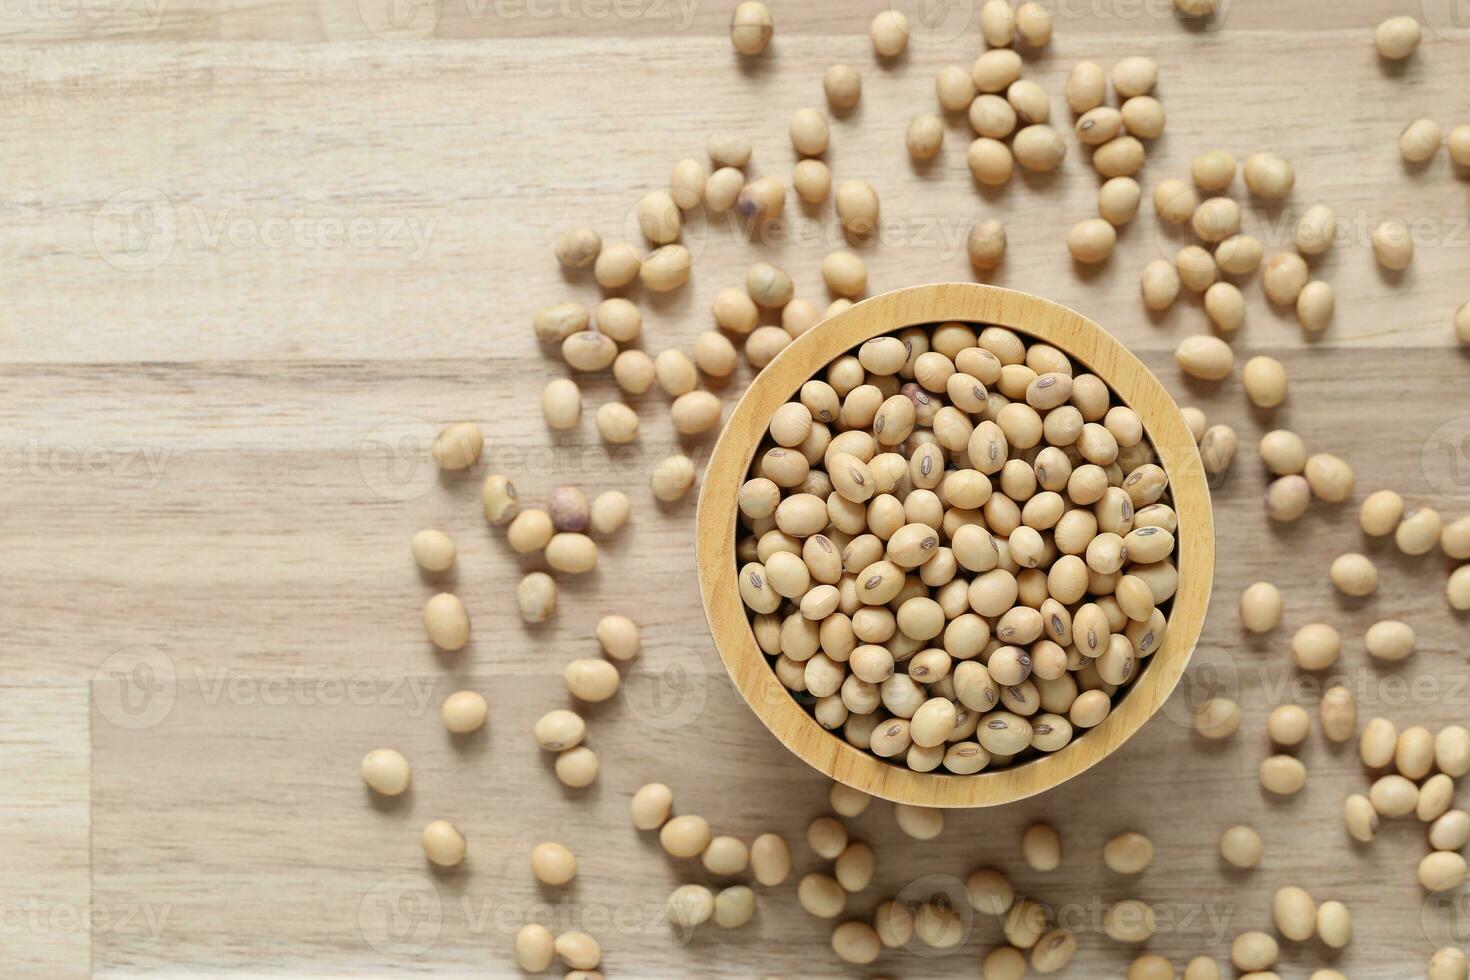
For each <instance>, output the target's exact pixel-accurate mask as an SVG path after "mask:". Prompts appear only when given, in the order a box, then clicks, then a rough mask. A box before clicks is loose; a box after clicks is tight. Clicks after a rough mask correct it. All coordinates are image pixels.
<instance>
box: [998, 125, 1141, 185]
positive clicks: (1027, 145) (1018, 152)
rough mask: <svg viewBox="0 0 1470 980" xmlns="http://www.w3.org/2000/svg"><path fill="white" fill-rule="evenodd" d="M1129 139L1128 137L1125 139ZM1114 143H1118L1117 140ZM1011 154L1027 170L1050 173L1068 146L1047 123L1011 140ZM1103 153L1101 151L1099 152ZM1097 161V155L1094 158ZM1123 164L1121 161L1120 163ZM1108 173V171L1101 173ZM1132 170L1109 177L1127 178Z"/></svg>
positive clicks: (1057, 164) (1026, 130) (1021, 133)
mask: <svg viewBox="0 0 1470 980" xmlns="http://www.w3.org/2000/svg"><path fill="white" fill-rule="evenodd" d="M1123 138H1127V137H1123ZM1114 142H1117V140H1115V141H1114ZM1011 152H1012V153H1014V154H1015V157H1016V162H1017V163H1019V164H1020V165H1021V166H1023V167H1025V168H1026V169H1027V170H1031V171H1034V172H1037V173H1049V172H1051V171H1053V170H1055V169H1057V167H1058V166H1060V165H1061V162H1062V159H1063V158H1064V157H1065V156H1066V155H1067V144H1066V143H1065V142H1063V140H1062V135H1061V134H1060V133H1058V132H1057V131H1056V130H1055V129H1053V128H1052V127H1050V126H1048V125H1046V124H1045V123H1038V124H1036V125H1033V126H1027V127H1026V128H1025V129H1022V130H1021V131H1020V132H1018V133H1016V135H1015V137H1014V138H1013V139H1012V140H1011ZM1099 152H1101V151H1099ZM1093 159H1094V160H1096V159H1097V157H1096V155H1094V157H1093ZM1121 162H1123V161H1122V160H1120V163H1121ZM1100 172H1104V173H1106V171H1100ZM1133 172H1134V171H1132V170H1127V169H1117V170H1116V172H1114V173H1107V174H1106V175H1107V176H1109V177H1117V176H1126V175H1128V174H1131V173H1133Z"/></svg>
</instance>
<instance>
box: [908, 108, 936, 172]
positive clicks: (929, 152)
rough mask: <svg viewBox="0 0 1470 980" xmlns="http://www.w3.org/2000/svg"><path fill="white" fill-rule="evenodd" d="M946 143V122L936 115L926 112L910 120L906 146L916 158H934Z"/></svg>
mask: <svg viewBox="0 0 1470 980" xmlns="http://www.w3.org/2000/svg"><path fill="white" fill-rule="evenodd" d="M943 145H944V122H943V121H942V120H941V119H940V118H939V117H938V116H934V115H930V114H928V113H924V114H923V115H918V116H915V117H914V118H913V119H911V120H910V121H909V126H908V129H907V130H905V132H904V146H905V147H906V148H907V149H908V151H909V156H911V157H913V158H914V159H915V160H920V161H922V160H932V159H934V158H935V157H936V156H938V154H939V149H940V147H942V146H943Z"/></svg>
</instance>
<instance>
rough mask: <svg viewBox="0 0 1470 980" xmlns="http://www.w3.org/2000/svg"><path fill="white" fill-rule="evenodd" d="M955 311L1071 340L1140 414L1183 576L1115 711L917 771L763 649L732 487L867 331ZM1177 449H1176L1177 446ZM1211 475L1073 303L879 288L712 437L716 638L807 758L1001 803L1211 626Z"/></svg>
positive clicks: (946, 288) (1170, 683)
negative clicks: (990, 753)
mask: <svg viewBox="0 0 1470 980" xmlns="http://www.w3.org/2000/svg"><path fill="white" fill-rule="evenodd" d="M948 321H960V322H964V323H971V324H984V325H994V326H1002V327H1007V328H1010V329H1013V330H1015V331H1016V332H1018V333H1021V334H1024V335H1026V336H1028V337H1030V338H1033V339H1035V340H1038V341H1041V342H1042V343H1047V344H1051V345H1052V346H1054V347H1057V348H1059V349H1060V350H1062V351H1064V352H1065V353H1066V354H1067V355H1068V356H1069V357H1071V358H1073V359H1074V360H1075V361H1076V362H1077V363H1079V364H1080V365H1083V366H1085V367H1086V368H1088V369H1089V370H1090V371H1092V372H1093V373H1095V374H1096V375H1098V376H1099V377H1101V378H1102V379H1103V380H1104V381H1106V382H1107V383H1108V385H1109V387H1110V388H1111V389H1112V390H1113V392H1114V393H1115V394H1116V395H1117V396H1118V397H1119V398H1120V399H1121V400H1122V401H1123V403H1124V404H1126V405H1128V406H1129V407H1131V408H1133V410H1134V411H1135V412H1137V413H1138V416H1139V418H1140V419H1141V421H1142V422H1143V428H1144V433H1145V437H1146V438H1147V439H1149V440H1150V442H1151V443H1152V444H1153V446H1154V448H1155V453H1156V456H1157V457H1158V462H1159V464H1160V465H1161V466H1162V467H1163V468H1164V471H1165V473H1166V474H1167V475H1168V478H1169V484H1170V491H1171V493H1172V496H1173V507H1174V511H1175V513H1176V514H1177V516H1178V521H1179V530H1178V533H1177V534H1176V535H1175V537H1176V543H1177V545H1178V560H1177V566H1176V567H1177V569H1178V574H1179V585H1178V587H1177V589H1176V592H1175V595H1174V597H1173V607H1172V608H1171V610H1170V614H1169V620H1168V624H1169V628H1168V630H1167V631H1166V632H1165V635H1164V642H1163V644H1162V645H1161V646H1160V648H1159V650H1158V651H1157V652H1155V653H1154V654H1153V655H1152V657H1151V658H1150V659H1151V660H1153V661H1154V663H1152V664H1150V665H1149V669H1148V670H1146V671H1143V672H1142V676H1141V677H1139V678H1138V680H1136V681H1135V682H1134V683H1133V685H1132V686H1131V687H1130V688H1129V690H1128V691H1127V692H1125V693H1124V695H1123V697H1122V698H1120V699H1119V700H1118V701H1116V702H1114V705H1113V710H1112V711H1111V712H1110V713H1109V715H1108V717H1107V718H1106V719H1104V720H1103V722H1102V723H1101V724H1099V725H1097V726H1096V727H1094V728H1092V729H1089V730H1087V731H1085V732H1082V733H1081V734H1079V735H1078V736H1077V737H1076V738H1074V739H1073V740H1072V742H1071V743H1069V744H1068V745H1066V746H1065V747H1063V748H1062V749H1060V750H1059V751H1057V752H1053V753H1049V754H1045V755H1043V756H1041V757H1040V758H1037V759H1033V760H1031V761H1028V762H1026V763H1024V764H1022V765H1020V766H1016V767H1014V768H1004V769H997V770H995V771H989V770H986V771H982V772H979V773H976V774H973V775H956V774H952V773H945V772H941V771H937V770H936V771H934V772H928V773H922V772H916V771H914V770H910V769H907V768H905V767H903V766H901V765H896V764H894V763H892V762H888V761H886V760H883V759H880V758H878V757H876V756H874V755H872V754H870V753H868V752H866V751H864V750H861V749H858V748H856V747H854V746H852V745H850V744H849V743H848V742H847V741H846V740H845V739H843V738H842V737H841V735H840V734H839V733H837V732H832V731H828V730H827V729H825V728H823V727H822V726H821V725H820V724H818V723H817V721H816V719H815V718H813V717H812V716H811V715H810V714H809V713H808V712H807V711H806V709H805V708H803V707H802V706H801V705H800V704H798V703H797V701H796V699H795V698H794V697H793V696H792V694H791V692H790V691H788V690H787V689H786V688H785V686H784V685H782V684H781V682H780V681H779V679H778V678H777V677H776V673H775V671H774V670H772V669H771V667H770V664H769V663H768V662H767V660H766V656H765V654H764V653H763V652H762V651H761V650H760V649H759V647H757V646H756V643H755V635H754V632H753V630H752V628H751V625H750V620H749V617H748V615H747V611H746V609H745V605H744V603H743V602H742V601H741V599H740V594H739V588H738V584H737V568H738V566H737V562H736V555H735V528H736V520H737V509H738V508H737V495H738V492H739V489H740V486H741V484H742V483H743V482H744V481H745V479H746V478H747V477H746V474H747V473H748V471H749V467H750V463H751V461H752V459H753V458H754V455H755V452H756V450H757V449H758V448H759V446H760V444H761V441H762V439H763V438H764V435H765V432H766V429H767V426H768V425H769V422H770V418H771V416H772V414H773V413H774V412H775V411H776V409H777V408H779V407H780V406H781V405H782V404H784V403H785V402H787V401H789V400H790V399H791V397H792V396H793V395H794V394H795V393H796V392H797V391H798V390H799V389H800V387H801V385H802V384H804V383H805V382H806V381H807V380H809V379H810V378H812V377H813V376H815V375H817V374H818V372H820V371H822V370H824V369H825V368H826V366H827V365H828V364H829V363H830V362H831V361H832V360H834V359H835V358H837V357H839V356H841V355H842V354H844V353H846V352H848V351H849V350H851V349H853V348H854V347H856V346H858V345H859V344H861V343H862V342H863V341H866V340H868V339H870V338H872V337H875V336H878V335H880V334H885V333H893V332H896V331H898V330H902V329H904V328H906V327H912V326H919V325H925V324H939V323H944V322H948ZM1171 447H1181V448H1180V450H1179V451H1177V452H1176V451H1170V450H1171ZM1214 549H1215V545H1214V523H1213V515H1212V511H1211V506H1210V495H1209V486H1208V481H1207V480H1206V477H1205V473H1204V469H1203V465H1202V463H1201V460H1200V456H1199V452H1198V450H1197V448H1196V446H1195V441H1194V437H1193V435H1192V433H1191V432H1190V429H1189V426H1188V424H1187V423H1186V422H1185V420H1184V416H1183V414H1182V413H1181V412H1180V410H1179V407H1178V405H1177V404H1176V403H1175V402H1174V399H1173V398H1172V397H1171V396H1170V395H1169V393H1168V391H1167V390H1166V389H1165V388H1164V386H1163V383H1162V382H1160V381H1159V379H1158V378H1157V377H1155V376H1154V375H1153V374H1152V373H1151V372H1150V371H1149V370H1148V368H1147V367H1146V366H1145V365H1144V364H1143V362H1142V361H1140V360H1139V359H1138V358H1137V357H1135V356H1134V355H1133V354H1132V353H1131V352H1129V351H1128V349H1127V348H1126V347H1124V346H1123V345H1122V344H1121V343H1120V342H1119V341H1118V340H1117V339H1116V338H1114V337H1113V336H1112V335H1111V334H1109V333H1108V332H1107V331H1106V330H1104V329H1103V328H1102V327H1101V326H1099V325H1098V324H1096V323H1094V322H1093V321H1092V320H1090V319H1088V318H1087V317H1084V316H1083V315H1082V314H1080V313H1078V312H1076V311H1075V310H1072V309H1069V308H1068V307H1065V306H1062V305H1061V304H1059V303H1055V302H1053V301H1051V300H1047V299H1043V298H1041V297H1039V296H1034V295H1031V294H1029V293H1023V292H1019V291H1017V290H1012V289H1004V288H1002V287H998V286H990V285H985V284H980V283H935V284H930V285H923V286H912V287H908V288H905V289H897V290H893V291H891V292H887V293H882V294H880V295H878V296H874V297H872V298H870V299H866V300H863V301H862V302H860V303H856V304H854V305H853V306H851V307H849V308H848V309H846V310H843V311H842V312H840V313H837V314H834V315H833V316H831V317H829V318H827V319H826V320H823V321H822V322H821V323H819V324H818V325H817V326H815V327H813V328H812V329H810V330H808V331H807V332H806V333H804V334H801V335H800V336H799V337H797V338H796V339H795V340H793V341H792V342H791V343H790V344H789V345H787V347H786V348H785V349H784V350H782V351H781V353H780V354H778V355H777V356H776V358H775V359H773V360H772V361H771V363H770V364H768V365H767V366H766V367H765V369H764V370H763V371H761V372H760V373H759V374H758V375H757V376H756V377H755V379H753V380H752V381H751V383H750V386H749V388H747V390H746V392H745V394H744V395H742V396H741V398H740V400H739V401H738V402H737V403H736V405H735V408H734V409H733V410H732V411H731V413H730V417H729V420H728V421H727V422H726V424H725V427H724V429H723V431H722V432H721V433H720V437H719V439H718V440H717V441H716V443H715V445H714V448H713V450H712V451H711V454H710V457H709V463H708V465H707V467H706V469H705V473H704V479H703V481H702V485H701V487H700V493H699V506H698V510H697V514H696V555H695V563H696V568H697V571H698V576H699V589H700V597H701V599H702V601H703V605H704V611H705V617H706V619H707V620H708V623H709V627H710V632H711V635H712V637H713V638H714V642H715V647H716V649H717V650H718V651H719V653H720V658H721V660H722V661H723V662H724V664H725V669H726V670H727V671H728V673H729V674H730V678H731V680H732V681H733V682H734V684H735V686H736V688H738V689H739V691H740V694H741V696H742V697H744V698H745V700H746V702H747V703H748V704H749V705H750V707H751V709H752V710H753V711H754V712H755V714H756V716H757V717H759V718H760V720H761V722H762V723H763V724H765V726H766V727H767V728H768V729H770V731H771V733H772V734H774V735H775V736H776V737H777V739H779V740H780V741H781V742H782V744H784V745H785V746H786V747H787V748H788V749H790V750H791V751H792V752H793V753H795V754H796V755H797V756H798V757H799V758H801V759H802V760H803V761H805V762H806V763H807V764H808V765H810V766H812V767H813V768H815V769H817V770H818V771H819V772H822V773H823V774H825V775H827V776H829V777H830V778H832V779H835V780H837V781H838V782H841V783H844V784H846V785H848V786H851V787H853V788H855V789H859V790H861V791H863V792H865V793H867V794H869V795H872V796H878V797H881V798H883V799H887V800H891V801H894V802H898V803H906V804H913V805H922V806H931V807H981V806H995V805H999V804H1003V803H1009V802H1013V801H1015V800H1020V799H1025V798H1026V797H1029V796H1033V795H1035V794H1037V793H1040V792H1043V791H1045V790H1047V789H1051V788H1052V787H1054V786H1057V785H1060V784H1061V783H1063V782H1066V781H1067V780H1069V779H1071V778H1072V777H1074V776H1076V775H1078V774H1079V773H1082V772H1084V771H1085V770H1087V769H1089V768H1091V767H1092V766H1094V765H1096V764H1097V763H1098V762H1101V761H1102V760H1103V759H1105V758H1107V757H1108V756H1109V755H1111V754H1112V753H1113V752H1115V751H1116V750H1117V749H1118V748H1119V747H1121V746H1122V744H1123V743H1124V742H1126V741H1127V740H1128V739H1129V738H1130V737H1132V736H1133V735H1134V733H1136V732H1137V731H1138V730H1139V729H1140V728H1142V727H1143V725H1144V723H1145V722H1147V721H1148V720H1149V719H1150V718H1151V717H1153V715H1154V714H1155V713H1156V712H1157V711H1158V710H1159V708H1160V707H1162V706H1163V704H1164V702H1165V701H1166V700H1167V699H1168V697H1169V695H1170V694H1171V693H1172V692H1173V690H1174V688H1175V686H1176V685H1177V684H1178V682H1179V679H1180V677H1181V676H1182V675H1183V673H1184V670H1185V668H1186V666H1187V665H1188V663H1189V659H1190V657H1191V655H1192V654H1193V652H1194V646H1195V644H1196V642H1197V641H1198V639H1199V635H1200V631H1201V630H1202V629H1203V626H1204V617H1205V610H1206V608H1207V607H1208V605H1209V598H1210V589H1211V582H1212V578H1213V574H1214V561H1215V550H1214Z"/></svg>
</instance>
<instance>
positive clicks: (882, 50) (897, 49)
mask: <svg viewBox="0 0 1470 980" xmlns="http://www.w3.org/2000/svg"><path fill="white" fill-rule="evenodd" d="M868 37H869V38H870V39H871V40H872V42H873V51H874V53H875V54H877V55H878V56H879V57H880V58H896V57H898V56H899V55H900V54H903V51H904V49H905V48H906V47H908V44H909V21H908V18H907V17H905V16H904V15H903V14H901V13H899V12H898V11H897V10H885V11H883V12H881V13H879V14H878V16H876V17H874V18H873V23H872V25H871V26H870V27H869V28H868Z"/></svg>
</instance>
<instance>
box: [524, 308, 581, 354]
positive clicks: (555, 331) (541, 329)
mask: <svg viewBox="0 0 1470 980" xmlns="http://www.w3.org/2000/svg"><path fill="white" fill-rule="evenodd" d="M590 319H591V318H590V315H589V314H588V312H587V308H586V307H585V306H583V305H582V304H581V303H555V304H553V305H551V306H547V307H543V308H542V309H540V310H538V311H537V312H536V315H535V316H534V317H532V318H531V326H532V328H533V329H534V330H535V332H536V339H537V340H539V341H541V342H542V343H544V344H560V343H561V342H562V341H563V340H566V339H567V338H568V337H570V336H571V335H572V334H574V333H577V332H578V331H581V330H586V329H587V324H588V322H589V321H590Z"/></svg>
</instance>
